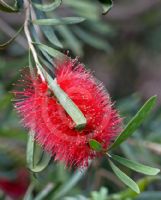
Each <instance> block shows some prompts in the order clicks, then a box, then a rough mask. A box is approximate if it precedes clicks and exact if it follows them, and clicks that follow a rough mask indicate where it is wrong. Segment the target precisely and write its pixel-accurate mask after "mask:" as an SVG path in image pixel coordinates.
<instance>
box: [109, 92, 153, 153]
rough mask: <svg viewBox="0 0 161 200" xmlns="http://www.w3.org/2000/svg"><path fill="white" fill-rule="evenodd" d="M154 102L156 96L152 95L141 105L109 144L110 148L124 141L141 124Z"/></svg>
mask: <svg viewBox="0 0 161 200" xmlns="http://www.w3.org/2000/svg"><path fill="white" fill-rule="evenodd" d="M155 104H156V96H152V97H151V98H150V99H149V100H148V101H146V103H145V104H144V105H143V106H142V107H141V109H140V110H139V111H138V112H137V113H136V115H135V116H134V117H133V118H132V119H131V121H130V122H129V123H128V124H127V126H126V127H125V129H124V130H123V131H122V132H121V134H120V135H119V136H118V137H117V138H116V140H115V141H114V143H113V144H112V145H111V147H110V148H109V150H110V149H113V148H115V147H117V146H118V145H120V144H121V143H122V142H124V141H125V140H126V139H127V138H128V137H129V136H131V135H132V134H133V132H134V131H135V130H136V129H137V128H138V127H139V126H140V125H141V124H142V122H143V121H144V119H145V118H146V117H147V116H148V115H149V113H150V111H151V110H152V108H153V107H154V106H155Z"/></svg>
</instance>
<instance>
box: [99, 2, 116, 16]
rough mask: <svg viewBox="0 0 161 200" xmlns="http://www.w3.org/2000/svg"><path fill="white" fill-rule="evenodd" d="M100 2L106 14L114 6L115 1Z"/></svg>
mask: <svg viewBox="0 0 161 200" xmlns="http://www.w3.org/2000/svg"><path fill="white" fill-rule="evenodd" d="M99 1H100V3H101V4H102V8H103V13H102V14H103V15H105V14H106V13H107V12H108V11H109V10H110V9H111V8H112V6H113V1H112V0H99Z"/></svg>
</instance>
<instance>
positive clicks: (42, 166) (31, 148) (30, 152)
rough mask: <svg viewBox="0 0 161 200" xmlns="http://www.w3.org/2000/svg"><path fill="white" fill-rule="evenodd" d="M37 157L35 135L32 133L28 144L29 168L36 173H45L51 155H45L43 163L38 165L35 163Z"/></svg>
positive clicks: (27, 157)
mask: <svg viewBox="0 0 161 200" xmlns="http://www.w3.org/2000/svg"><path fill="white" fill-rule="evenodd" d="M34 156H35V141H34V133H33V132H32V131H30V133H29V138H28V143H27V151H26V159H27V165H28V168H29V169H30V170H31V171H32V172H35V173H38V172H41V171H43V170H44V169H45V168H46V167H47V166H48V164H49V162H50V160H51V157H50V155H49V154H47V153H44V155H43V157H42V159H41V161H40V162H39V163H38V164H36V163H35V162H34V161H35V159H34Z"/></svg>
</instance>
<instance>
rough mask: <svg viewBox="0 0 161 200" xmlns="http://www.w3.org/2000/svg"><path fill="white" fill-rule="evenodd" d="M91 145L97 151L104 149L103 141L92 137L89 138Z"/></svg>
mask: <svg viewBox="0 0 161 200" xmlns="http://www.w3.org/2000/svg"><path fill="white" fill-rule="evenodd" d="M89 146H90V148H91V149H93V150H95V151H98V152H100V151H102V145H101V143H99V142H98V141H97V140H95V139H90V140H89Z"/></svg>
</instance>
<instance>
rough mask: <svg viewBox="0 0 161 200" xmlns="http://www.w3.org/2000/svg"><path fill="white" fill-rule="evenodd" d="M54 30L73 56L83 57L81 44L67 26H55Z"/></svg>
mask: <svg viewBox="0 0 161 200" xmlns="http://www.w3.org/2000/svg"><path fill="white" fill-rule="evenodd" d="M55 29H56V30H57V31H58V32H59V33H60V35H61V36H62V38H63V39H64V43H65V44H66V45H67V46H68V47H69V48H70V49H71V50H72V51H73V53H74V54H75V55H77V56H78V55H79V56H82V55H83V52H82V44H81V42H80V41H79V39H78V38H77V37H76V36H75V34H74V33H73V31H71V30H70V28H69V27H68V26H65V25H64V26H57V27H55Z"/></svg>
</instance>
